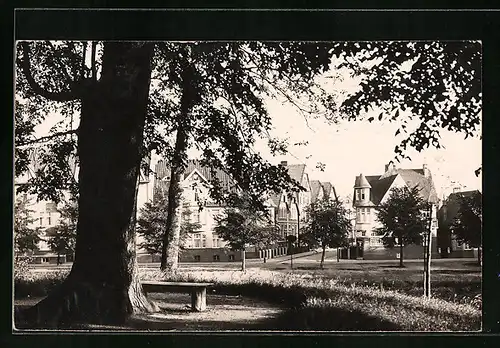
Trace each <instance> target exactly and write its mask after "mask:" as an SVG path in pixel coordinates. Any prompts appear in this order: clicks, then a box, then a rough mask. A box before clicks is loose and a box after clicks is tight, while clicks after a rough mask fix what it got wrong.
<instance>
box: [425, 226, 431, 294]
mask: <svg viewBox="0 0 500 348" xmlns="http://www.w3.org/2000/svg"><path fill="white" fill-rule="evenodd" d="M427 250H428V253H427V275H426V279H425V280H426V286H425V291H426V294H425V296H426V297H427V298H431V260H432V255H431V250H432V235H431V231H430V230H429V239H428V243H427Z"/></svg>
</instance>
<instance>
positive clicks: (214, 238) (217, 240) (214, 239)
mask: <svg viewBox="0 0 500 348" xmlns="http://www.w3.org/2000/svg"><path fill="white" fill-rule="evenodd" d="M220 244H221V242H220V238H219V236H218V235H216V234H214V235H213V236H212V246H213V247H214V248H218V247H220Z"/></svg>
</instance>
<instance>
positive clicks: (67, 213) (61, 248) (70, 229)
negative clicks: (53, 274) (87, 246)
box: [46, 199, 78, 265]
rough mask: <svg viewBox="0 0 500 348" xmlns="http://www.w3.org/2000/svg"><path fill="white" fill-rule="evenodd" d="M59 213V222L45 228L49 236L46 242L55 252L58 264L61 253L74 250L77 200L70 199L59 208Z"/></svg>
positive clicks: (70, 252) (69, 252) (71, 252)
mask: <svg viewBox="0 0 500 348" xmlns="http://www.w3.org/2000/svg"><path fill="white" fill-rule="evenodd" d="M59 213H60V214H61V218H60V219H61V220H60V223H59V224H58V225H57V226H54V227H51V228H48V229H47V230H46V234H47V236H48V237H49V239H48V241H47V244H48V245H49V248H50V249H51V250H52V251H53V252H55V253H56V254H57V264H58V265H59V264H60V263H61V255H63V254H65V255H67V254H73V253H74V252H75V244H76V225H77V222H78V202H77V201H76V200H75V199H70V200H69V201H68V202H66V203H65V205H64V206H63V207H62V209H60V210H59Z"/></svg>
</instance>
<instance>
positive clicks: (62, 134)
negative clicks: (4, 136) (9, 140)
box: [15, 128, 78, 147]
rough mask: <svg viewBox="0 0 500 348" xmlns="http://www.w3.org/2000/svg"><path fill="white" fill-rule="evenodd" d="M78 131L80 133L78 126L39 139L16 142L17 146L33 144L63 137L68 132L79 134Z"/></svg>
mask: <svg viewBox="0 0 500 348" xmlns="http://www.w3.org/2000/svg"><path fill="white" fill-rule="evenodd" d="M77 133H78V128H77V129H71V130H68V131H65V132H58V133H54V134H51V135H47V136H44V137H40V138H38V139H34V140H28V141H25V142H21V143H17V144H15V146H16V147H20V146H26V145H32V144H36V143H43V142H46V141H49V140H52V139H54V138H57V137H61V136H64V135H68V134H77Z"/></svg>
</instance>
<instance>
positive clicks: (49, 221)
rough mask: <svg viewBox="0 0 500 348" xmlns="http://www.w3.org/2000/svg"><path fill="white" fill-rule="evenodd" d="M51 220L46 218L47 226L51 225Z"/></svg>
mask: <svg viewBox="0 0 500 348" xmlns="http://www.w3.org/2000/svg"><path fill="white" fill-rule="evenodd" d="M51 222H52V221H51V220H50V216H49V217H48V218H47V224H48V225H49V226H50V225H51Z"/></svg>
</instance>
